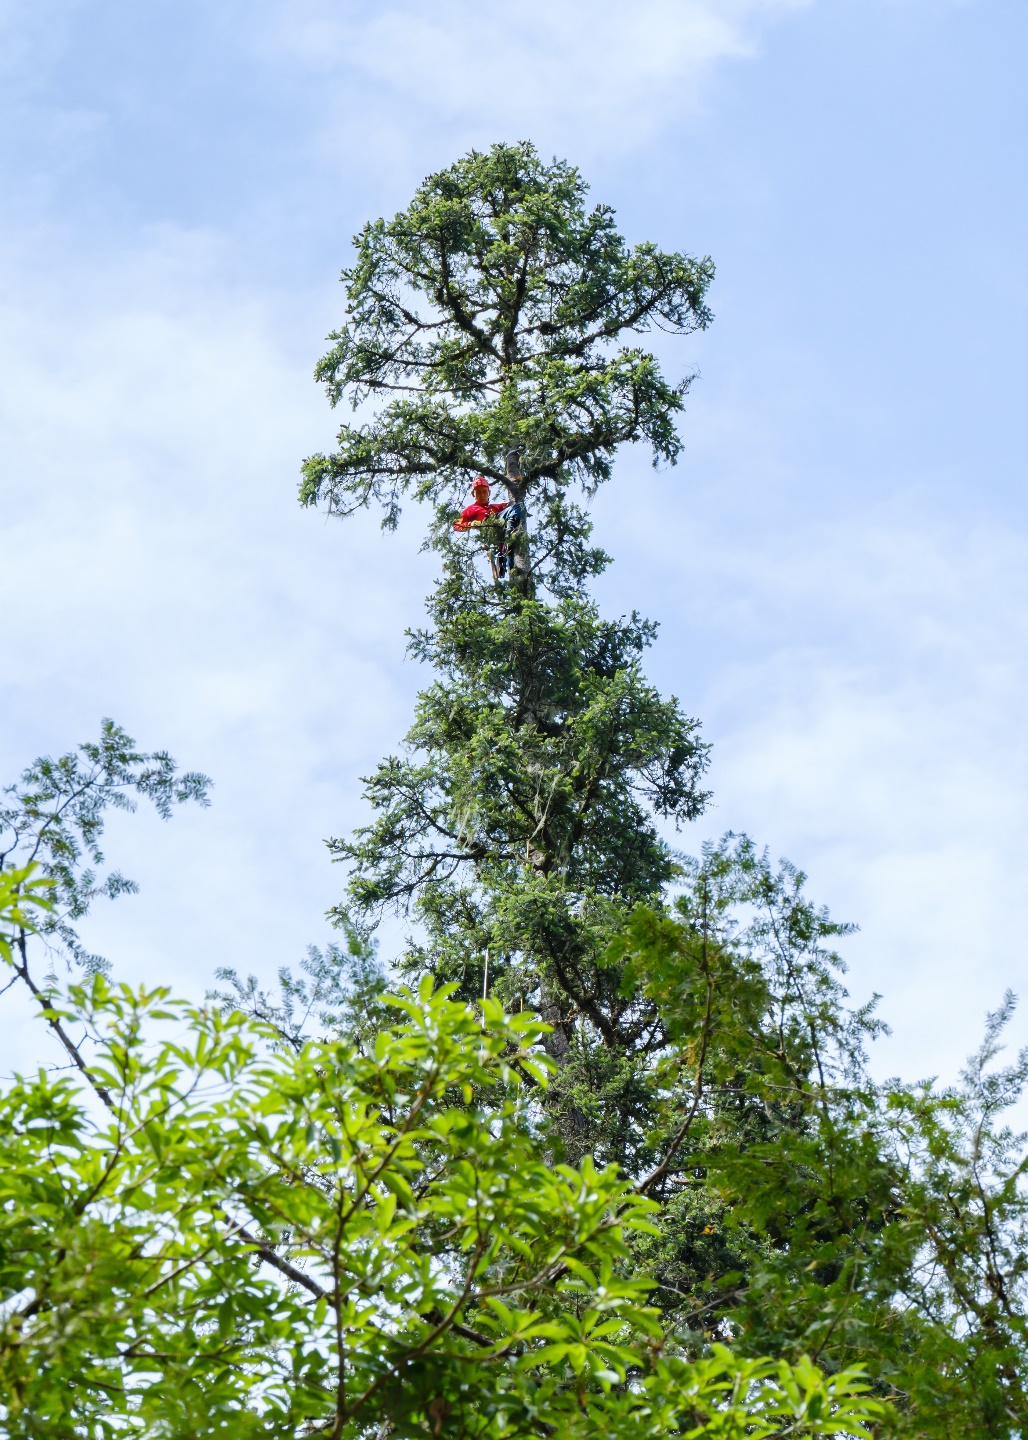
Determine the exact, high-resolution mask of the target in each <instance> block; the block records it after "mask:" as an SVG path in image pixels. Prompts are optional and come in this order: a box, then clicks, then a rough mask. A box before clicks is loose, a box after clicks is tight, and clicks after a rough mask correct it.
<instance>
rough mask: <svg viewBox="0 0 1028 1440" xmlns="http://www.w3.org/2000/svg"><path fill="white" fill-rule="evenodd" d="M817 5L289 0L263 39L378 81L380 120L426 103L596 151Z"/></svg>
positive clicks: (627, 141)
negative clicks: (571, 139)
mask: <svg viewBox="0 0 1028 1440" xmlns="http://www.w3.org/2000/svg"><path fill="white" fill-rule="evenodd" d="M809 3H811V0H636V3H634V4H631V5H628V4H625V3H624V0H558V3H552V0H498V3H493V4H489V5H482V4H477V3H475V0H439V3H435V4H432V5H426V4H424V3H417V0H408V3H403V0H400V3H393V4H386V5H382V6H376V7H368V6H363V5H350V6H344V7H340V6H339V5H336V4H326V3H325V0H299V3H297V0H290V3H289V4H288V5H287V6H285V7H284V8H283V9H282V10H281V11H279V12H278V17H277V23H276V24H275V25H274V26H273V27H272V28H271V30H270V32H267V33H265V34H264V35H263V36H262V44H263V45H266V44H267V43H268V39H269V34H270V35H271V36H272V37H273V39H274V43H276V44H281V45H284V46H285V47H287V48H288V50H289V51H291V52H292V53H293V54H294V55H296V56H298V57H299V58H300V59H301V60H302V61H303V63H304V64H305V65H306V66H309V67H310V68H311V70H312V71H314V72H318V71H320V72H322V73H325V72H338V71H340V70H347V69H349V70H351V71H353V72H357V73H359V74H362V75H363V76H365V77H367V78H368V79H370V80H371V81H372V82H374V85H375V87H376V89H377V92H378V93H377V94H376V101H375V114H376V120H377V121H381V119H382V118H384V117H385V116H386V115H387V114H388V112H389V110H390V108H391V107H392V106H394V105H397V106H399V108H400V110H401V111H402V112H404V113H407V114H409V113H410V111H411V110H412V109H413V108H415V107H416V106H419V105H420V106H423V107H427V109H428V111H429V112H430V116H431V121H430V123H431V124H432V126H433V128H435V127H438V126H440V125H442V124H450V125H453V124H455V123H462V122H463V123H470V124H472V125H473V126H474V127H475V128H476V129H482V128H483V127H485V128H488V127H492V130H493V131H494V132H495V133H496V135H497V137H500V136H502V137H503V138H506V139H512V138H519V137H521V136H522V135H531V136H532V137H543V138H544V139H546V140H547V141H549V140H550V137H552V136H554V135H555V134H556V135H566V134H567V132H568V131H569V130H571V131H573V132H574V134H575V136H576V139H578V140H579V141H580V142H581V143H582V144H584V145H585V147H587V148H588V147H592V148H593V149H608V148H610V147H612V146H613V147H614V148H615V149H617V150H624V149H626V148H630V147H631V146H632V145H634V144H637V143H638V141H639V140H640V138H641V137H642V136H643V135H644V134H647V133H649V132H651V131H653V130H654V129H655V128H657V127H661V128H663V127H666V126H667V124H668V122H669V120H670V118H671V117H672V116H673V115H674V114H676V113H678V112H679V111H680V110H682V109H683V108H689V107H691V106H693V105H694V104H695V103H696V101H697V99H698V97H699V94H700V93H701V89H702V85H703V82H704V81H705V80H706V78H707V77H708V75H709V74H710V72H711V71H712V70H713V68H714V67H715V66H716V65H717V64H718V63H719V62H721V61H724V60H731V59H740V58H743V57H745V56H749V55H752V54H753V53H754V50H755V47H756V45H757V41H758V37H759V34H760V31H761V28H762V26H763V25H765V24H767V23H768V22H770V21H772V20H775V19H779V18H781V17H782V16H783V15H785V14H787V13H789V12H792V11H795V10H798V9H801V8H804V7H805V6H806V5H807V4H809ZM330 97H331V92H330V91H328V92H326V103H327V104H330V103H331V98H330ZM347 103H348V104H349V103H350V102H349V97H347ZM374 128H375V127H374V126H373V125H369V126H368V127H367V131H368V135H367V138H368V141H369V143H371V144H375V143H376V142H375V137H374V135H373V133H372V132H373V131H374Z"/></svg>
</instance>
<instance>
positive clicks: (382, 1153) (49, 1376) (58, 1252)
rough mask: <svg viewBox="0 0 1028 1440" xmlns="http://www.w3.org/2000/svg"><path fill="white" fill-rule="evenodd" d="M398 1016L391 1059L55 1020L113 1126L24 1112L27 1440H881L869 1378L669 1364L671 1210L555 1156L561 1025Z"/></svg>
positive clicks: (15, 1256) (74, 996)
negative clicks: (653, 1259)
mask: <svg viewBox="0 0 1028 1440" xmlns="http://www.w3.org/2000/svg"><path fill="white" fill-rule="evenodd" d="M388 1003H389V1005H390V1006H391V1007H392V1010H393V1011H394V1013H396V1012H398V1019H397V1021H396V1023H394V1024H392V1025H391V1026H389V1027H387V1028H385V1029H383V1030H381V1031H380V1033H379V1035H378V1037H377V1040H376V1042H375V1045H374V1047H373V1052H372V1053H368V1054H362V1053H360V1052H359V1051H358V1050H357V1049H355V1048H354V1047H352V1046H351V1045H349V1044H347V1043H346V1042H344V1041H340V1040H327V1041H322V1042H310V1043H307V1044H305V1045H303V1046H302V1047H301V1048H300V1049H298V1050H297V1049H294V1048H293V1047H292V1046H283V1045H281V1044H277V1043H275V1042H276V1040H277V1034H276V1032H275V1031H272V1030H269V1029H268V1028H267V1027H266V1026H263V1025H261V1024H259V1023H257V1022H254V1021H251V1020H249V1019H247V1018H246V1017H244V1016H243V1014H242V1013H241V1012H240V1011H235V1012H233V1013H231V1014H228V1015H223V1014H222V1013H221V1012H220V1011H217V1010H215V1011H202V1010H197V1009H195V1008H192V1007H189V1006H186V1005H182V1004H180V1003H177V1002H174V1001H172V1000H170V998H169V997H168V995H167V992H166V991H163V990H156V991H148V992H147V991H137V992H133V991H131V990H129V989H128V988H126V987H123V986H122V987H116V988H115V987H111V986H110V985H109V984H108V982H107V980H106V979H105V978H104V977H103V976H102V975H95V976H93V977H92V979H91V980H90V981H89V983H88V984H86V985H84V986H79V987H73V988H72V990H71V991H70V993H69V995H68V996H67V997H64V998H60V999H59V998H58V997H57V996H56V994H53V995H51V996H50V1005H51V1008H52V1010H53V1012H54V1013H55V1014H56V1015H58V1016H59V1017H60V1018H61V1020H62V1021H63V1022H64V1023H65V1024H66V1025H68V1026H72V1025H73V1026H74V1029H75V1031H76V1032H77V1033H78V1032H81V1031H83V1030H84V1031H85V1033H86V1035H87V1036H88V1037H89V1038H90V1039H91V1041H92V1043H93V1045H94V1047H95V1051H94V1058H93V1059H92V1060H91V1062H90V1064H89V1065H88V1067H87V1070H86V1072H85V1078H86V1079H87V1080H88V1081H89V1082H90V1083H91V1084H92V1086H93V1089H94V1091H95V1093H96V1094H97V1095H99V1096H100V1097H102V1099H103V1105H104V1108H103V1109H101V1111H100V1112H99V1114H95V1113H93V1112H92V1111H91V1109H90V1107H89V1106H87V1105H86V1104H84V1103H83V1101H84V1097H83V1095H82V1093H81V1091H80V1090H78V1089H77V1088H76V1087H75V1086H74V1085H73V1084H72V1082H71V1081H69V1080H67V1079H54V1078H52V1077H50V1076H48V1075H46V1074H45V1073H40V1074H39V1075H38V1076H37V1077H36V1078H35V1079H33V1080H27V1079H16V1080H15V1081H14V1082H13V1083H12V1084H11V1085H9V1086H8V1087H7V1088H6V1090H5V1091H4V1093H3V1094H2V1096H0V1421H2V1424H3V1427H4V1433H5V1435H9V1436H11V1437H12V1440H19V1437H32V1440H36V1437H43V1436H46V1437H48V1440H49V1437H69V1440H70V1437H85V1436H87V1435H88V1436H90V1437H102V1436H110V1437H115V1436H120V1435H125V1434H132V1435H138V1436H143V1437H147V1436H154V1437H156V1436H167V1435H176V1436H179V1435H181V1436H189V1437H192V1440H202V1437H207V1436H218V1435H231V1436H233V1437H236V1436H247V1435H253V1436H258V1435H260V1436H267V1437H282V1440H285V1437H299V1436H301V1435H307V1434H325V1435H334V1436H363V1435H371V1434H380V1435H381V1434H391V1435H397V1436H415V1435H418V1436H420V1435H424V1434H426V1433H427V1434H442V1433H445V1434H448V1435H462V1436H469V1437H470V1436H482V1437H486V1436H489V1437H521V1436H524V1437H526V1440H527V1437H528V1436H534V1435H538V1434H539V1433H540V1428H541V1429H542V1430H543V1431H544V1432H545V1433H555V1434H560V1435H567V1436H569V1437H570V1436H572V1435H576V1436H577V1435H584V1434H586V1433H593V1429H594V1427H595V1426H596V1425H597V1424H599V1425H601V1426H602V1427H603V1428H604V1429H606V1430H608V1431H609V1432H610V1433H611V1434H612V1435H615V1436H619V1435H623V1436H625V1437H635V1436H638V1437H643V1436H651V1435H658V1434H665V1433H667V1432H668V1430H669V1429H671V1430H676V1429H679V1428H682V1427H683V1426H684V1427H685V1428H686V1430H687V1432H688V1433H693V1431H697V1427H698V1426H699V1427H701V1428H702V1433H704V1434H708V1433H716V1434H725V1435H739V1436H742V1435H749V1434H753V1435H768V1434H772V1433H778V1430H779V1428H780V1424H781V1422H782V1420H783V1419H786V1418H787V1420H788V1423H789V1424H790V1426H791V1427H792V1429H793V1430H794V1432H795V1433H805V1434H819V1433H824V1432H825V1431H832V1432H838V1431H840V1430H847V1432H848V1433H854V1434H864V1433H867V1432H866V1424H867V1423H868V1422H869V1421H870V1420H871V1419H872V1418H873V1417H874V1416H875V1415H876V1413H877V1411H876V1408H875V1406H874V1404H873V1403H871V1402H870V1401H869V1400H868V1399H867V1398H866V1396H864V1395H863V1393H862V1392H863V1386H862V1384H861V1382H860V1379H859V1376H858V1375H856V1374H851V1375H846V1376H842V1377H835V1378H834V1379H832V1380H826V1379H825V1377H824V1376H822V1375H821V1374H820V1373H819V1372H818V1371H816V1370H815V1369H813V1368H812V1367H811V1366H810V1365H809V1364H806V1363H804V1364H801V1365H800V1366H798V1367H796V1368H792V1367H788V1366H771V1365H766V1366H756V1367H754V1366H749V1367H747V1365H746V1364H745V1363H739V1362H736V1361H734V1360H733V1359H732V1358H731V1357H730V1356H729V1355H728V1354H727V1353H723V1354H720V1355H718V1356H717V1357H716V1358H714V1359H713V1360H711V1361H710V1362H706V1363H705V1364H704V1365H702V1366H700V1367H696V1366H693V1365H690V1364H688V1363H686V1362H685V1361H684V1360H683V1359H681V1358H676V1357H675V1355H674V1353H673V1352H670V1351H668V1350H667V1349H666V1347H665V1346H664V1345H663V1344H662V1343H661V1340H660V1327H659V1325H658V1324H657V1323H656V1314H655V1312H654V1311H653V1310H652V1309H650V1308H648V1307H647V1305H646V1293H647V1290H648V1289H649V1282H648V1281H647V1280H646V1279H645V1278H644V1277H639V1276H633V1275H632V1274H631V1273H630V1271H629V1270H628V1269H626V1262H627V1261H628V1259H629V1251H628V1248H627V1239H628V1236H629V1235H630V1234H631V1233H632V1232H633V1231H636V1230H639V1229H640V1228H646V1227H647V1226H648V1224H649V1222H648V1219H647V1216H648V1214H649V1212H651V1211H652V1210H653V1209H654V1208H655V1207H654V1206H653V1205H652V1203H651V1202H648V1201H647V1200H645V1199H644V1198H643V1197H641V1196H639V1195H638V1194H637V1193H635V1192H633V1191H632V1189H631V1187H629V1186H628V1185H627V1184H626V1182H625V1181H624V1179H623V1178H621V1177H619V1176H618V1174H617V1172H616V1170H615V1169H614V1168H613V1167H608V1168H607V1169H605V1170H597V1169H596V1168H595V1167H594V1166H593V1165H592V1163H591V1162H590V1161H589V1160H585V1161H584V1162H583V1163H582V1164H581V1165H580V1166H579V1167H577V1168H571V1167H568V1166H562V1165H553V1164H552V1163H550V1161H549V1160H548V1158H547V1156H546V1154H545V1152H544V1150H543V1148H542V1147H541V1145H540V1142H539V1140H538V1138H536V1137H535V1135H534V1133H533V1127H532V1125H531V1123H530V1116H529V1113H528V1108H527V1104H528V1102H527V1100H526V1082H529V1081H531V1082H533V1083H534V1085H535V1086H539V1085H542V1084H544V1083H545V1080H546V1074H547V1070H548V1068H549V1067H548V1064H547V1062H546V1060H545V1057H544V1056H543V1054H542V1053H541V1051H540V1048H539V1039H540V1036H541V1033H542V1030H543V1027H542V1026H541V1024H540V1022H539V1021H538V1020H536V1019H535V1017H533V1016H529V1015H527V1014H519V1015H506V1014H504V1012H503V1010H502V1009H501V1007H500V1006H499V1005H498V1004H496V1003H494V1002H491V1001H487V1002H485V1004H484V1005H483V1007H482V1009H481V1011H480V1012H479V1011H476V1010H473V1009H471V1008H469V1007H467V1006H464V1005H461V1004H458V1003H455V1002H454V1001H453V1000H452V999H450V998H449V996H448V994H447V992H446V991H445V990H433V987H432V986H431V984H430V983H428V982H425V983H424V984H422V986H421V988H420V992H419V993H418V994H417V995H413V994H410V993H407V994H402V995H397V996H392V997H390V998H389V1002H388ZM269 1042H271V1043H270V1044H269ZM751 1382H752V1383H751ZM697 1433H698V1432H697Z"/></svg>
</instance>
